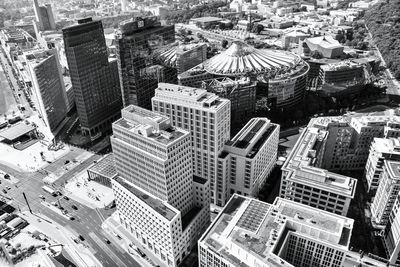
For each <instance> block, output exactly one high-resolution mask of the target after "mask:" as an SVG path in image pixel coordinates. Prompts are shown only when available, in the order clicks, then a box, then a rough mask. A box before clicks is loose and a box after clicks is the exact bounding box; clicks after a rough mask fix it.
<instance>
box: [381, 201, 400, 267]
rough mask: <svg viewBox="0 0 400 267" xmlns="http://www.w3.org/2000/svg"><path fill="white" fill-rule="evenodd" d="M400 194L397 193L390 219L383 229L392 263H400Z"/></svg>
mask: <svg viewBox="0 0 400 267" xmlns="http://www.w3.org/2000/svg"><path fill="white" fill-rule="evenodd" d="M399 211H400V195H397V197H396V201H395V202H394V205H393V209H392V211H391V212H390V216H389V220H388V222H387V224H386V226H385V229H384V230H383V235H382V237H383V238H382V239H383V245H384V247H385V251H386V255H387V259H388V260H389V262H390V263H391V264H397V265H399V264H400V257H399V253H400V214H399Z"/></svg>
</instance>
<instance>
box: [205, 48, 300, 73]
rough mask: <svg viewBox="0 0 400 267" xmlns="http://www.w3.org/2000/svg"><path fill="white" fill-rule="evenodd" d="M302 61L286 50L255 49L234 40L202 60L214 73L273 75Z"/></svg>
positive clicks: (208, 69)
mask: <svg viewBox="0 0 400 267" xmlns="http://www.w3.org/2000/svg"><path fill="white" fill-rule="evenodd" d="M302 63H303V61H302V59H301V58H300V57H299V56H297V55H295V54H293V53H290V52H287V51H280V50H271V49H256V48H254V47H252V46H250V45H247V44H245V43H243V42H240V41H235V42H233V43H232V45H231V46H230V47H229V48H228V49H227V50H225V51H224V52H222V53H220V54H219V55H216V56H214V57H213V58H211V59H210V60H208V61H206V62H204V63H203V67H204V69H205V70H206V71H207V72H209V73H212V74H215V75H224V76H238V75H245V74H246V75H248V74H255V75H263V76H266V77H275V75H277V74H282V73H285V72H291V70H293V69H295V68H296V67H297V66H298V65H299V64H302Z"/></svg>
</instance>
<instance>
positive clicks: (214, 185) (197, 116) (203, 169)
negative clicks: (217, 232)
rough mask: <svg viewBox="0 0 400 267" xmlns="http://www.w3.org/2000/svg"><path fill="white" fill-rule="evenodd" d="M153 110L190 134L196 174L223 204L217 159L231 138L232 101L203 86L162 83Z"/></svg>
mask: <svg viewBox="0 0 400 267" xmlns="http://www.w3.org/2000/svg"><path fill="white" fill-rule="evenodd" d="M152 105H153V111H155V112H159V113H161V114H164V115H166V116H168V117H170V118H171V123H172V125H174V126H175V127H181V128H183V129H185V130H187V131H189V132H190V133H191V140H192V153H193V173H194V174H195V175H196V176H198V177H201V178H204V179H206V180H208V181H209V182H210V187H211V188H210V190H211V201H212V202H213V203H215V204H217V205H219V206H222V205H223V204H222V203H223V199H224V198H225V197H224V194H225V192H224V190H223V185H222V181H216V177H217V160H218V155H219V154H220V152H221V151H222V149H223V147H224V144H225V142H226V141H228V140H229V137H230V102H229V100H227V99H223V98H220V97H218V96H217V95H215V94H213V93H209V92H207V91H206V90H204V89H196V88H192V87H187V86H180V85H174V84H167V83H160V84H159V85H158V88H157V89H156V90H155V96H154V97H153V99H152Z"/></svg>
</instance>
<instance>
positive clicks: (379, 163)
mask: <svg viewBox="0 0 400 267" xmlns="http://www.w3.org/2000/svg"><path fill="white" fill-rule="evenodd" d="M385 160H391V161H400V140H399V139H397V138H388V139H386V138H374V140H373V141H372V143H371V148H370V150H369V156H368V160H367V165H366V166H365V178H366V180H367V185H368V191H369V192H372V193H373V194H374V193H375V192H376V190H377V189H378V186H379V179H380V175H381V173H382V171H383V164H384V161H385Z"/></svg>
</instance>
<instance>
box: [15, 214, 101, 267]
mask: <svg viewBox="0 0 400 267" xmlns="http://www.w3.org/2000/svg"><path fill="white" fill-rule="evenodd" d="M19 215H20V216H21V217H22V218H24V219H26V220H27V221H28V222H29V223H30V224H32V225H33V226H34V227H36V228H37V229H38V230H39V231H40V232H43V233H44V234H46V235H47V236H51V237H52V238H53V239H54V240H56V241H58V242H59V243H61V244H63V245H64V248H65V250H66V251H67V253H68V254H69V255H70V256H71V257H72V258H73V260H74V262H75V263H76V264H77V266H82V267H102V266H103V265H102V264H101V263H100V261H98V260H97V259H96V257H95V256H94V255H93V254H92V253H91V252H90V251H89V249H88V248H86V247H85V246H83V245H82V244H76V243H75V242H74V241H73V240H74V239H75V238H77V236H74V235H73V234H72V233H71V232H70V231H69V230H68V229H67V228H65V227H63V226H61V225H59V224H58V223H56V222H54V221H52V220H51V219H49V218H48V217H46V216H45V215H42V214H40V215H34V214H31V213H29V212H26V211H25V212H22V213H20V214H19Z"/></svg>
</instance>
